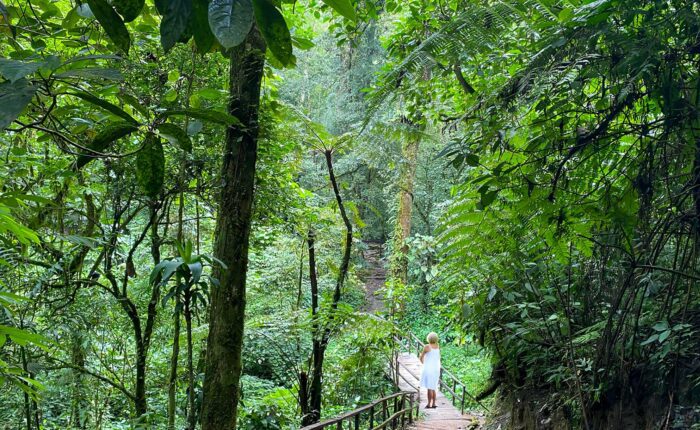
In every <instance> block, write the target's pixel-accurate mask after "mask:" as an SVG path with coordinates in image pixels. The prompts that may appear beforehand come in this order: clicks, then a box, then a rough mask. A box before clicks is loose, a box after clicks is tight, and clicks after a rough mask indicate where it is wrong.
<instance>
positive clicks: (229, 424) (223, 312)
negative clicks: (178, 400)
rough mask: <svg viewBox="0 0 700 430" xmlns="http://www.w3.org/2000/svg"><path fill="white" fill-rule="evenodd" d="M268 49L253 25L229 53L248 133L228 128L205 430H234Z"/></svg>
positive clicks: (234, 98)
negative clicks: (219, 261) (261, 109)
mask: <svg viewBox="0 0 700 430" xmlns="http://www.w3.org/2000/svg"><path fill="white" fill-rule="evenodd" d="M265 48H266V47H265V41H264V40H263V38H262V35H261V34H260V31H259V30H258V28H257V27H256V26H255V25H254V26H253V28H252V29H251V31H250V33H249V34H248V36H247V37H246V40H245V41H244V42H243V43H242V44H241V45H239V46H237V47H235V48H233V49H232V50H231V66H230V77H229V79H230V81H229V82H230V83H229V85H230V102H229V112H230V113H231V115H233V116H235V117H236V118H238V119H239V120H240V121H241V122H242V123H243V127H244V128H240V127H234V126H232V127H229V128H228V130H227V132H226V142H225V145H224V154H223V166H222V173H221V180H222V182H223V184H224V186H223V189H222V193H221V196H220V202H219V209H218V216H217V226H216V234H215V237H216V244H215V247H214V255H215V256H216V258H218V259H219V260H221V261H222V262H223V263H224V264H225V265H226V269H223V268H221V267H219V266H217V267H215V270H214V277H215V278H216V279H218V281H219V285H218V286H214V287H213V288H212V292H211V312H210V316H209V337H208V339H207V345H208V346H207V366H206V373H205V378H204V400H203V405H202V430H230V429H235V428H236V416H237V411H238V398H239V390H238V384H239V381H240V376H241V370H242V363H241V350H242V347H243V326H244V312H245V298H246V297H245V286H246V285H245V284H246V269H247V267H248V240H249V236H250V224H251V215H252V206H253V191H254V183H255V162H256V158H257V143H258V108H259V106H260V83H261V80H262V76H263V69H264V66H265Z"/></svg>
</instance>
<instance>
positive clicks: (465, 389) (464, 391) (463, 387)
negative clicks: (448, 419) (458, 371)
mask: <svg viewBox="0 0 700 430" xmlns="http://www.w3.org/2000/svg"><path fill="white" fill-rule="evenodd" d="M466 392H467V387H465V386H464V385H462V415H464V395H465V393H466Z"/></svg>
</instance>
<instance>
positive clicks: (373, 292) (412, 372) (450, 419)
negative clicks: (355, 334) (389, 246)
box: [362, 242, 483, 430]
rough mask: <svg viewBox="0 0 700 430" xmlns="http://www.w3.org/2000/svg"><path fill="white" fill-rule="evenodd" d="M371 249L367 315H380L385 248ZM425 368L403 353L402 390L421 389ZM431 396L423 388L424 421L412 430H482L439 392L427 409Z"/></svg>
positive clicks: (474, 418)
mask: <svg viewBox="0 0 700 430" xmlns="http://www.w3.org/2000/svg"><path fill="white" fill-rule="evenodd" d="M365 244H366V246H367V249H366V250H365V251H364V252H363V253H362V256H363V258H364V260H365V262H366V263H367V266H366V269H365V270H366V272H365V277H364V279H365V299H366V303H367V305H366V306H365V308H364V311H365V312H370V313H376V312H381V311H382V310H384V303H383V301H382V294H381V291H380V290H381V289H382V288H384V283H385V282H386V274H387V269H386V267H385V265H386V259H385V258H384V244H383V243H381V242H365ZM422 366H423V365H422V364H421V362H420V360H418V357H417V356H416V354H413V353H401V354H400V355H399V388H400V389H401V390H403V391H415V390H416V387H418V385H419V378H420V372H421V368H422ZM427 398H428V392H427V390H426V389H425V388H421V392H420V401H421V402H422V403H423V404H422V405H421V407H420V412H421V418H420V419H419V420H418V421H417V422H416V423H414V424H413V425H411V426H410V427H409V429H411V430H476V429H479V428H481V427H482V424H483V417H482V416H480V415H473V414H468V413H467V414H462V413H461V412H460V411H459V409H457V408H456V407H455V406H454V405H453V404H452V402H451V401H450V399H448V398H447V397H445V396H444V395H443V394H442V393H441V392H440V391H438V392H437V398H436V404H437V408H435V409H425V405H424V403H425V401H426V400H427Z"/></svg>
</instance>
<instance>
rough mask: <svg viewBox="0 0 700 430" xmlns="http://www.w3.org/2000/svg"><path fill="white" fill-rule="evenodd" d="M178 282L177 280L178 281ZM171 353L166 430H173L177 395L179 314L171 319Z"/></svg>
mask: <svg viewBox="0 0 700 430" xmlns="http://www.w3.org/2000/svg"><path fill="white" fill-rule="evenodd" d="M178 281H179V280H178ZM178 299H179V294H178V295H176V300H175V303H177V302H178ZM173 325H174V327H173V329H174V331H175V333H174V334H173V352H172V355H171V357H170V376H169V377H168V430H175V402H176V400H177V399H176V394H177V362H178V356H179V355H180V314H179V313H178V312H176V313H175V316H174V317H173Z"/></svg>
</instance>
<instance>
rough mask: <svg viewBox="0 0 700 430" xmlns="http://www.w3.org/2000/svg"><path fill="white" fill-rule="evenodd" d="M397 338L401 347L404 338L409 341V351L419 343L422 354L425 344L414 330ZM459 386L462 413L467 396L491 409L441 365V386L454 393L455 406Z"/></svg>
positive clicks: (417, 352) (418, 350) (418, 349)
mask: <svg viewBox="0 0 700 430" xmlns="http://www.w3.org/2000/svg"><path fill="white" fill-rule="evenodd" d="M397 340H398V341H399V347H402V346H403V342H401V341H402V340H406V341H407V345H406V346H407V350H408V352H412V351H411V349H412V346H413V344H414V343H415V344H417V345H418V346H419V348H417V350H416V351H415V352H416V355H420V352H421V351H422V350H423V348H425V344H424V343H423V342H422V341H421V340H420V339H419V338H418V336H416V335H415V334H414V333H413V332H408V335H407V336H404V337H403V339H401V338H400V339H397ZM444 375H447V376H448V377H449V379H450V382H451V383H452V387H450V385H448V383H447V382H446V381H445V380H444V378H443V376H444ZM414 376H415V375H414ZM458 386H459V387H461V389H462V390H461V394H462V396H461V398H460V402H459V404H460V410H461V412H462V414H464V406H465V400H466V398H465V396H466V397H469V398H470V399H472V400H473V401H474V402H475V403H477V404H478V405H479V406H481V407H482V408H484V410H486V411H488V410H489V409H488V408H487V407H486V406H485V405H484V404H483V403H482V402H480V401H479V400H478V399H477V398H476V397H474V396H473V395H472V394H471V393H469V391H467V386H466V384H465V383H464V382H462V381H460V380H459V379H458V378H457V377H456V376H455V375H454V374H452V372H450V371H449V370H447V369H445V368H444V367H443V366H442V365H441V366H440V387H441V388H445V389H446V391H447V392H448V393H449V394H452V403H453V404H454V405H455V406H457V400H458V396H459V395H458V394H457V391H458V390H457V387H458Z"/></svg>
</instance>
